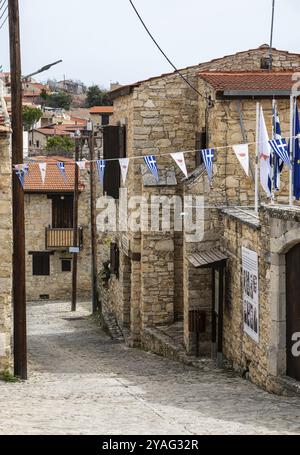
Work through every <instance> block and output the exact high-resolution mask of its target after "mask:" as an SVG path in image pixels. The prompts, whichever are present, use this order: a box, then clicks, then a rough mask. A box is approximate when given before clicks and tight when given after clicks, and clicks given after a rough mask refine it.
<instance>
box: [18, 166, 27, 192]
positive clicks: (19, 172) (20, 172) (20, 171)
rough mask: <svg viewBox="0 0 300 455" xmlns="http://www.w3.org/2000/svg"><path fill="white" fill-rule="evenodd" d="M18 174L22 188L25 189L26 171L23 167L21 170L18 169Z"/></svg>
mask: <svg viewBox="0 0 300 455" xmlns="http://www.w3.org/2000/svg"><path fill="white" fill-rule="evenodd" d="M16 175H17V176H18V179H19V180H20V183H21V185H22V188H23V189H24V183H25V172H24V171H23V170H22V169H20V170H18V171H16Z"/></svg>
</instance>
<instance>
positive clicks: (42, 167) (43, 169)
mask: <svg viewBox="0 0 300 455" xmlns="http://www.w3.org/2000/svg"><path fill="white" fill-rule="evenodd" d="M39 168H40V173H41V179H42V182H43V185H44V184H45V179H46V169H47V164H46V163H39Z"/></svg>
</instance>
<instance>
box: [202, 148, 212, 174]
mask: <svg viewBox="0 0 300 455" xmlns="http://www.w3.org/2000/svg"><path fill="white" fill-rule="evenodd" d="M201 153H202V158H203V162H204V165H205V168H206V172H207V175H208V178H209V180H211V179H212V177H213V161H214V156H215V150H214V149H204V150H201Z"/></svg>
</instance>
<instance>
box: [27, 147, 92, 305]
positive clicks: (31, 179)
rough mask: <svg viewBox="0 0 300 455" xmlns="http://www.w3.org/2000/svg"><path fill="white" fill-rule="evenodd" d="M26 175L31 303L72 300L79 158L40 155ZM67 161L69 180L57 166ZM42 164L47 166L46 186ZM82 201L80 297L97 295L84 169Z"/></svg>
mask: <svg viewBox="0 0 300 455" xmlns="http://www.w3.org/2000/svg"><path fill="white" fill-rule="evenodd" d="M34 160H35V162H34V163H30V165H29V173H28V175H27V176H26V177H25V187H24V190H25V234H26V282H27V286H26V288H27V289H26V290H27V299H28V300H39V299H52V300H56V299H69V298H71V293H72V253H71V252H70V247H72V246H73V194H74V160H72V159H70V158H64V157H57V156H55V157H46V156H41V157H35V158H34ZM57 161H62V162H64V163H65V171H66V178H64V177H63V176H62V175H61V173H60V171H59V169H58V167H57V164H56V162H57ZM38 162H42V163H46V164H47V168H46V178H45V183H44V184H43V183H42V180H41V175H40V170H39V164H38ZM79 191H80V193H79V201H78V226H79V233H78V245H79V247H80V253H79V254H78V282H77V291H78V292H77V293H78V298H80V299H89V298H90V296H91V240H90V212H89V210H90V209H89V207H90V203H89V197H90V196H89V195H90V192H89V176H88V170H83V171H81V176H80V186H79Z"/></svg>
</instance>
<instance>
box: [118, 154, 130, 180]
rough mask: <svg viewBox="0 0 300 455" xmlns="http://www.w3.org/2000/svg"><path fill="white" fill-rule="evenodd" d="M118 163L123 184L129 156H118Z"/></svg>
mask: <svg viewBox="0 0 300 455" xmlns="http://www.w3.org/2000/svg"><path fill="white" fill-rule="evenodd" d="M119 163H120V168H121V174H122V180H123V184H124V185H125V182H126V177H127V172H128V166H129V158H119Z"/></svg>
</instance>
